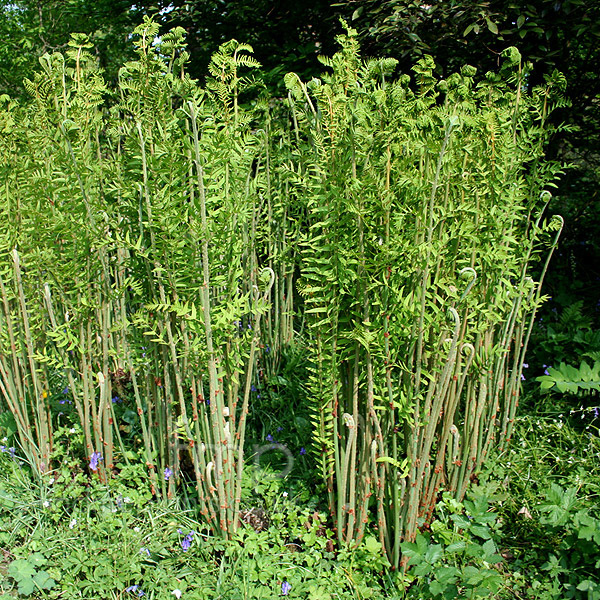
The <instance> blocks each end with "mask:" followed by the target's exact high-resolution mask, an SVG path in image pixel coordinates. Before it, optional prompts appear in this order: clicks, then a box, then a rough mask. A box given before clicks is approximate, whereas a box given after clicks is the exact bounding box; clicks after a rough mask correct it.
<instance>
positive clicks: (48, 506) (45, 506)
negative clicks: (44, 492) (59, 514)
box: [42, 500, 50, 508]
mask: <svg viewBox="0 0 600 600" xmlns="http://www.w3.org/2000/svg"><path fill="white" fill-rule="evenodd" d="M42 506H43V507H44V508H50V502H49V501H48V500H44V502H43V504H42Z"/></svg>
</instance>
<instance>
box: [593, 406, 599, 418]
mask: <svg viewBox="0 0 600 600" xmlns="http://www.w3.org/2000/svg"><path fill="white" fill-rule="evenodd" d="M598 415H600V410H599V407H598V406H594V418H596V419H597V418H598Z"/></svg>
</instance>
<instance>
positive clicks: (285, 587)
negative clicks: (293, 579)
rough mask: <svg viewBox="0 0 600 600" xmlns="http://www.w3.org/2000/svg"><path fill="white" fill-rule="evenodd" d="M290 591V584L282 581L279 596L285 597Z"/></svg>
mask: <svg viewBox="0 0 600 600" xmlns="http://www.w3.org/2000/svg"><path fill="white" fill-rule="evenodd" d="M291 589H292V584H291V583H288V582H287V581H284V582H283V583H282V584H281V595H282V596H287V595H288V594H289V593H290V590H291Z"/></svg>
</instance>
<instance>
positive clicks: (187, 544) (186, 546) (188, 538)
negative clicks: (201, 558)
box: [178, 530, 196, 552]
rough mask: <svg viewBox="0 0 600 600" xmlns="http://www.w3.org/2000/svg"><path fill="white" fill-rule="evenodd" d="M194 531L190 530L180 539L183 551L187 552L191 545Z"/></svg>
mask: <svg viewBox="0 0 600 600" xmlns="http://www.w3.org/2000/svg"><path fill="white" fill-rule="evenodd" d="M178 531H181V530H178ZM195 533H196V532H195V531H190V532H189V533H188V534H187V535H186V536H185V537H184V538H183V540H182V541H181V547H182V548H183V551H184V552H187V551H188V550H189V549H190V547H191V545H192V541H193V540H194V534H195Z"/></svg>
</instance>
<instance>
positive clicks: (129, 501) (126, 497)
mask: <svg viewBox="0 0 600 600" xmlns="http://www.w3.org/2000/svg"><path fill="white" fill-rule="evenodd" d="M123 502H125V504H130V503H131V498H130V497H129V496H125V498H123Z"/></svg>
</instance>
